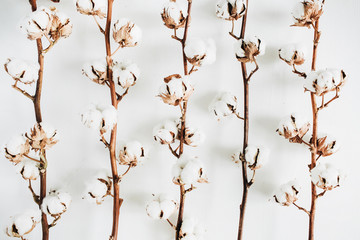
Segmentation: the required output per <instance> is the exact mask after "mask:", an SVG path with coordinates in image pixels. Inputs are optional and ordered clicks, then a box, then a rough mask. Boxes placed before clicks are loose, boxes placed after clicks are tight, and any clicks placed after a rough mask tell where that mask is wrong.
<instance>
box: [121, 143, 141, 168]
mask: <svg viewBox="0 0 360 240" xmlns="http://www.w3.org/2000/svg"><path fill="white" fill-rule="evenodd" d="M140 157H145V149H144V148H143V147H141V155H140ZM138 162H139V159H138V158H137V157H136V156H129V155H128V153H127V151H126V147H124V149H122V150H120V151H119V163H120V165H129V166H131V167H136V166H137V164H138Z"/></svg>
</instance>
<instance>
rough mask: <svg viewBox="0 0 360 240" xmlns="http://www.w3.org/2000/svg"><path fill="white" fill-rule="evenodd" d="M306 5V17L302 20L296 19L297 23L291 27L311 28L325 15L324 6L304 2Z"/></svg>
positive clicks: (312, 2)
mask: <svg viewBox="0 0 360 240" xmlns="http://www.w3.org/2000/svg"><path fill="white" fill-rule="evenodd" d="M302 4H303V5H304V15H303V16H302V17H301V18H295V17H294V18H295V20H296V23H294V24H293V25H291V26H296V27H308V28H310V26H311V25H313V24H314V23H315V22H316V21H317V20H319V18H320V16H321V15H322V14H323V9H322V6H320V5H319V4H317V3H316V2H314V1H313V0H311V1H303V2H302Z"/></svg>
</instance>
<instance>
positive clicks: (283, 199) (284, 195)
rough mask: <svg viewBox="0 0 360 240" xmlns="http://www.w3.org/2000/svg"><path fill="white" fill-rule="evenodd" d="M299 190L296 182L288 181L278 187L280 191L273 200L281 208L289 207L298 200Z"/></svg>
mask: <svg viewBox="0 0 360 240" xmlns="http://www.w3.org/2000/svg"><path fill="white" fill-rule="evenodd" d="M300 189H301V188H300V186H299V184H298V182H297V181H295V180H293V181H290V182H288V183H286V184H283V185H281V186H280V189H279V190H278V191H277V192H276V193H275V194H274V200H275V202H277V203H279V204H280V205H282V206H290V205H292V204H293V203H294V202H296V201H297V200H298V194H299V191H300Z"/></svg>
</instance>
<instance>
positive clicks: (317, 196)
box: [316, 190, 326, 198]
mask: <svg viewBox="0 0 360 240" xmlns="http://www.w3.org/2000/svg"><path fill="white" fill-rule="evenodd" d="M325 193H326V190H324V191H323V192H321V193H319V194H318V195H316V198H319V197H322V196H324V195H325Z"/></svg>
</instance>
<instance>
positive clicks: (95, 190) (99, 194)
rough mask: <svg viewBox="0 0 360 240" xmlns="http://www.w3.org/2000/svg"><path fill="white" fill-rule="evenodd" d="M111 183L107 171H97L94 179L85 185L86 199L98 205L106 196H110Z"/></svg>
mask: <svg viewBox="0 0 360 240" xmlns="http://www.w3.org/2000/svg"><path fill="white" fill-rule="evenodd" d="M111 190H112V181H111V174H110V172H108V171H107V170H102V171H99V172H98V173H97V174H96V175H95V178H94V179H92V180H91V181H88V182H87V183H86V193H85V197H84V198H86V199H88V200H90V201H95V202H96V204H98V205H100V204H101V203H102V202H103V201H104V200H105V198H106V197H107V196H109V195H111Z"/></svg>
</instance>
